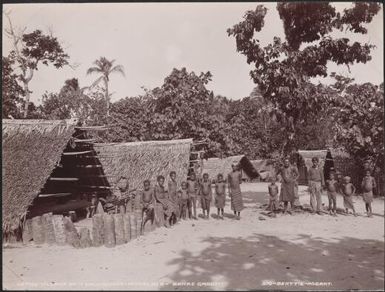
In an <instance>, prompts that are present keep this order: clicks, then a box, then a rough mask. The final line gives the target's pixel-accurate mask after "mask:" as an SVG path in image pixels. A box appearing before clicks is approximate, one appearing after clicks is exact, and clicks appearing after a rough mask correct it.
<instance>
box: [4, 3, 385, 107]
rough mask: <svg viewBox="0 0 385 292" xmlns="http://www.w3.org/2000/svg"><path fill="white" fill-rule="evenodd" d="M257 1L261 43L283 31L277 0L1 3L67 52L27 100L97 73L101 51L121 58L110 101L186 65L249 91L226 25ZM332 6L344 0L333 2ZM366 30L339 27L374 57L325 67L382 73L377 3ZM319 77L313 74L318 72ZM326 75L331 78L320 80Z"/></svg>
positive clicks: (361, 76)
mask: <svg viewBox="0 0 385 292" xmlns="http://www.w3.org/2000/svg"><path fill="white" fill-rule="evenodd" d="M258 4H264V5H265V6H266V7H267V8H268V13H267V15H266V18H265V26H264V28H263V30H262V31H261V34H260V35H258V39H259V40H260V41H261V43H262V44H264V45H266V44H268V43H269V42H271V41H272V40H273V37H274V36H279V37H281V38H283V37H284V34H283V25H282V22H281V21H280V19H279V16H278V12H277V11H276V3H271V2H270V3H250V2H249V3H239V2H238V3H228V2H227V3H76V4H74V3H71V4H69V3H67V4H57V3H55V4H29V3H28V4H6V5H3V11H4V10H5V11H11V18H12V22H13V25H14V26H15V27H19V28H23V27H26V28H27V30H26V32H32V31H33V30H35V29H41V30H42V31H44V32H49V31H52V32H53V34H54V35H55V36H56V37H57V38H58V39H59V41H60V42H61V44H62V45H63V47H64V49H65V51H66V52H67V54H68V55H69V56H70V63H71V64H72V65H76V66H75V67H74V68H70V67H66V68H62V69H55V68H54V67H53V66H48V67H47V66H44V65H41V66H40V67H39V70H38V71H37V72H35V75H34V77H33V79H32V81H31V83H30V89H31V90H32V94H31V100H32V101H33V102H34V103H37V104H39V103H40V102H41V96H42V95H43V93H44V92H58V91H59V90H60V88H61V87H62V86H63V84H64V81H65V80H66V79H69V78H78V79H79V82H80V86H81V87H84V86H89V85H91V84H92V82H93V81H94V80H96V78H97V76H92V75H89V76H87V75H86V71H87V69H88V68H89V67H91V66H92V65H93V62H94V61H95V60H96V59H98V58H99V57H101V56H104V57H106V58H107V59H115V60H116V61H115V63H116V64H120V65H123V66H124V69H125V75H126V76H125V77H123V76H121V75H119V74H116V75H114V76H111V78H110V79H111V81H110V91H111V92H113V95H112V101H116V100H118V99H121V98H125V97H131V96H137V95H140V94H143V93H144V91H143V88H142V87H143V86H144V87H146V88H148V89H151V88H154V87H157V86H161V85H162V84H163V81H164V79H165V78H166V77H167V76H168V75H169V74H170V73H171V71H172V69H173V68H178V69H180V68H182V67H186V69H187V70H188V71H194V72H196V73H200V72H206V71H210V72H211V73H212V74H213V78H212V81H211V82H210V83H209V85H208V86H207V87H208V88H209V89H210V90H213V91H214V94H220V95H223V96H226V97H228V98H231V99H239V98H243V97H245V96H248V95H249V94H250V93H251V91H252V90H253V88H254V87H255V84H254V83H253V82H252V80H251V79H250V75H249V72H250V70H251V69H252V67H251V66H249V65H248V64H247V63H246V57H245V56H243V55H241V54H239V53H238V52H237V51H236V45H235V39H234V38H233V37H229V36H228V35H227V32H226V30H227V28H229V27H231V26H233V25H234V24H236V23H238V22H240V21H242V19H243V18H242V17H243V15H244V14H245V12H246V11H247V10H251V9H255V7H256V6H257V5H258ZM335 5H336V8H337V10H339V11H341V10H342V9H343V8H346V7H349V6H350V3H346V2H345V3H336V4H335ZM6 27H8V23H7V20H6V18H5V17H3V44H2V45H3V56H6V55H7V54H8V52H9V51H10V49H11V42H10V39H8V38H7V37H6V36H5V35H4V28H6ZM367 28H368V34H367V35H358V36H356V34H354V35H353V34H350V33H346V34H345V33H338V36H344V35H345V36H347V37H349V38H351V40H353V41H354V40H358V41H364V42H370V43H371V44H374V45H376V48H375V49H374V50H373V51H372V60H371V61H370V62H368V63H366V64H355V65H353V66H351V67H350V72H349V71H348V68H347V67H346V66H336V65H334V64H331V65H330V66H329V67H328V71H329V72H333V71H334V72H337V73H340V74H343V75H349V76H350V77H353V78H355V81H356V82H358V83H363V82H372V83H375V84H379V83H381V82H382V81H383V79H384V77H383V74H384V72H383V30H384V27H383V9H381V11H380V13H379V14H378V15H376V16H375V18H374V19H373V21H372V23H370V24H369V25H367ZM316 81H319V80H316ZM323 81H324V82H326V83H328V82H330V79H326V80H323Z"/></svg>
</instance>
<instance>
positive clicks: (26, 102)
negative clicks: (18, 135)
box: [23, 82, 30, 119]
mask: <svg viewBox="0 0 385 292" xmlns="http://www.w3.org/2000/svg"><path fill="white" fill-rule="evenodd" d="M23 83H24V91H25V104H24V113H23V117H24V118H25V119H26V118H27V116H28V108H29V99H30V92H29V88H28V82H23Z"/></svg>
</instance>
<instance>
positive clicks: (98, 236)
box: [92, 213, 104, 246]
mask: <svg viewBox="0 0 385 292" xmlns="http://www.w3.org/2000/svg"><path fill="white" fill-rule="evenodd" d="M103 216H104V214H103V213H102V214H95V215H94V216H93V217H92V245H93V246H101V245H103V242H104V221H103Z"/></svg>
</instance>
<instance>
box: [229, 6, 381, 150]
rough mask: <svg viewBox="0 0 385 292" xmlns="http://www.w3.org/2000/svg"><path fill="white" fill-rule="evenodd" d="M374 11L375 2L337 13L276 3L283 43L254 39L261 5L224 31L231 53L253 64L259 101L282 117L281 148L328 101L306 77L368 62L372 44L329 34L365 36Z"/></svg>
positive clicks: (330, 8) (263, 9) (327, 8)
mask: <svg viewBox="0 0 385 292" xmlns="http://www.w3.org/2000/svg"><path fill="white" fill-rule="evenodd" d="M379 9H380V5H379V4H378V3H375V2H358V3H354V4H353V7H352V8H349V9H345V10H344V11H343V13H337V12H336V10H335V8H334V7H333V6H332V5H331V4H329V3H328V2H313V3H310V2H280V3H278V4H277V10H278V12H279V16H280V18H281V20H282V21H283V25H284V32H285V39H286V40H285V41H282V40H281V38H279V37H274V39H273V42H272V43H270V44H268V45H267V46H261V44H260V42H259V40H258V39H257V37H258V36H259V35H260V34H261V33H262V32H261V31H262V29H263V26H264V18H265V16H266V13H267V8H266V7H264V6H263V5H258V6H257V8H256V9H255V10H254V11H247V12H246V14H245V16H244V21H241V22H240V23H238V24H236V25H234V26H233V27H232V28H229V29H228V30H227V32H228V35H229V36H234V37H235V40H236V46H237V51H238V52H240V53H241V54H243V55H245V56H246V57H247V63H248V64H254V66H255V68H254V69H253V70H252V71H251V72H250V75H251V77H252V78H253V80H254V82H255V83H256V84H258V86H259V88H260V89H261V92H262V94H263V96H264V97H265V98H266V99H267V100H270V101H271V102H272V103H273V104H274V106H275V107H276V109H277V110H279V111H281V112H283V113H284V114H285V115H286V117H287V120H288V122H289V123H288V127H287V131H286V133H287V134H286V141H287V143H286V144H287V145H289V144H293V143H288V142H289V141H291V142H293V141H295V139H294V137H295V136H296V134H297V131H298V129H299V128H300V127H299V126H298V125H299V124H300V123H303V122H304V121H306V120H307V119H312V118H314V114H315V113H318V112H320V111H323V110H325V109H326V108H327V107H328V102H329V101H330V98H331V97H330V96H329V95H328V94H325V91H322V90H321V91H320V89H322V88H320V87H317V86H316V85H314V84H313V83H311V82H310V78H311V77H317V76H327V66H326V65H327V63H328V62H333V63H336V64H338V65H340V64H345V65H350V64H353V63H355V62H361V63H366V62H367V61H369V60H371V56H370V53H371V50H372V48H373V46H372V45H370V44H367V43H364V44H362V43H360V42H353V43H352V42H350V40H349V39H348V38H336V37H333V35H332V34H331V32H332V31H333V29H339V30H341V31H342V30H343V29H346V30H348V31H350V32H351V33H361V34H365V33H366V32H367V30H366V29H365V27H364V26H363V24H365V23H369V22H371V21H372V19H373V17H374V15H376V14H377V12H378V11H379ZM294 144H295V143H294ZM286 151H289V149H286Z"/></svg>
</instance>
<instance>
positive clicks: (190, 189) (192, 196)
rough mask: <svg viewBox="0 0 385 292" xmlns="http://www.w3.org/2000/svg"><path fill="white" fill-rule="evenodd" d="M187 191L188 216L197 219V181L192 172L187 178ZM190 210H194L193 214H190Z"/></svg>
mask: <svg viewBox="0 0 385 292" xmlns="http://www.w3.org/2000/svg"><path fill="white" fill-rule="evenodd" d="M187 193H188V196H189V200H188V210H189V218H190V219H191V218H193V219H195V220H197V196H198V195H199V183H198V182H197V180H196V176H195V173H194V172H193V173H192V174H191V175H190V178H189V179H188V180H187ZM192 211H194V216H192Z"/></svg>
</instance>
